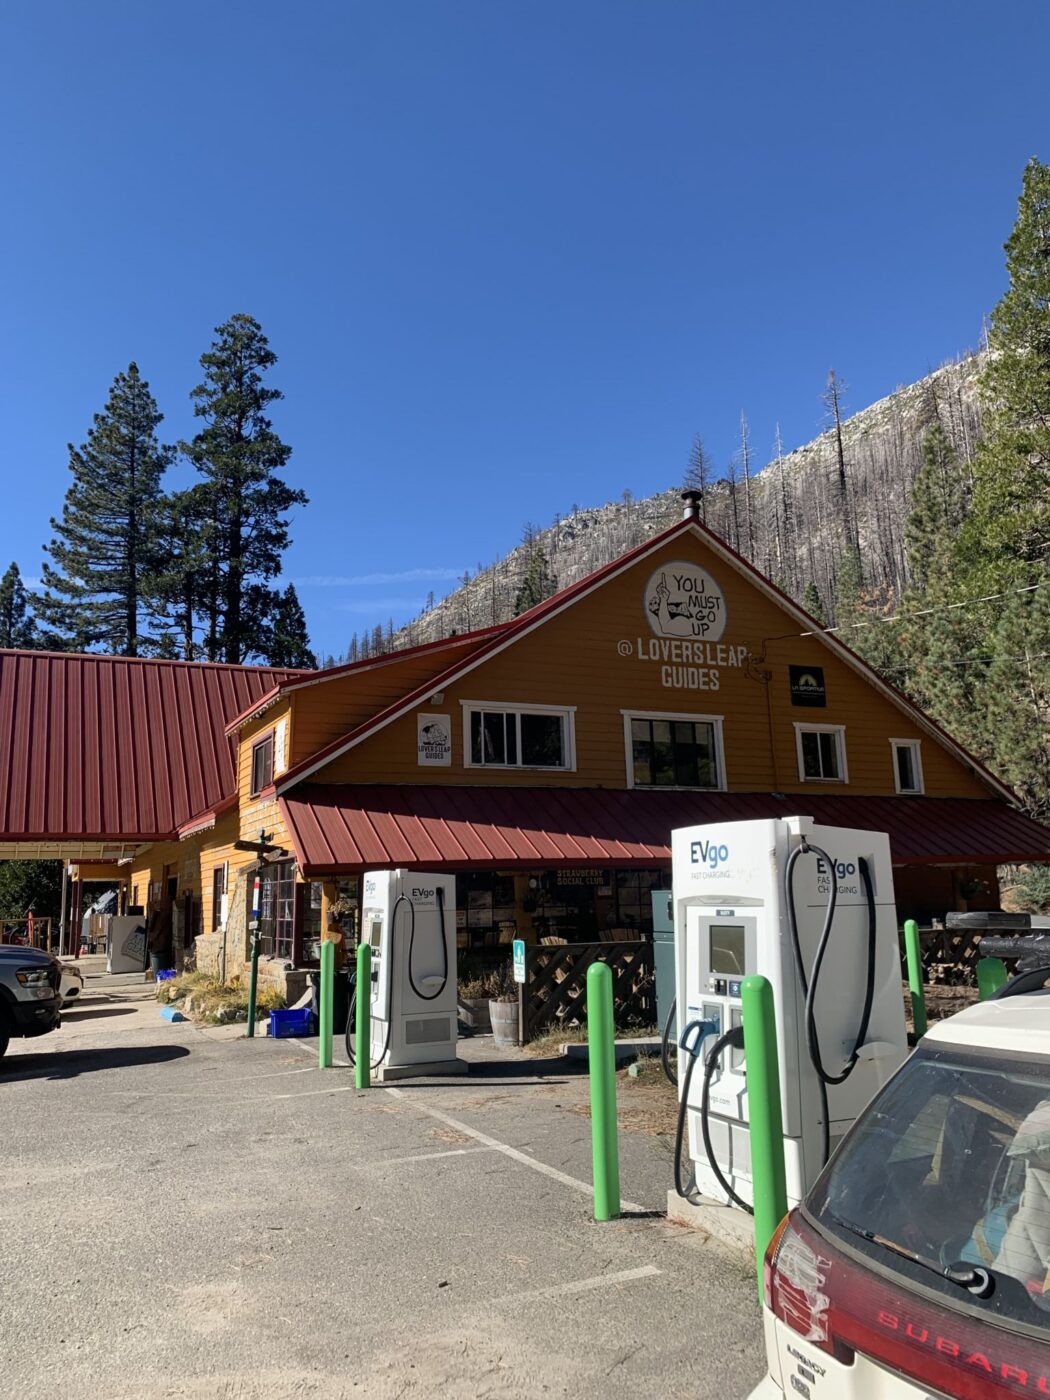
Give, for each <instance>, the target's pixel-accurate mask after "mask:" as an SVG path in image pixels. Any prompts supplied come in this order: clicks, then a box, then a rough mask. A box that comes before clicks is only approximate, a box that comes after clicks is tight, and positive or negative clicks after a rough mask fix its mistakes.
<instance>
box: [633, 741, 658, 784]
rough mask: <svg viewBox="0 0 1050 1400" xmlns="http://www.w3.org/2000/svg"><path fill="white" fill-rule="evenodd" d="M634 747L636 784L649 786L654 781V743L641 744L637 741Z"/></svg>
mask: <svg viewBox="0 0 1050 1400" xmlns="http://www.w3.org/2000/svg"><path fill="white" fill-rule="evenodd" d="M632 748H633V754H632V759H633V766H634V781H635V784H636V785H637V786H638V787H648V786H649V785H650V783H651V782H652V781H653V764H652V745H651V744H649V743H644V744H639V743H638V742H637V741H636V742H635V743H634V745H633V746H632Z"/></svg>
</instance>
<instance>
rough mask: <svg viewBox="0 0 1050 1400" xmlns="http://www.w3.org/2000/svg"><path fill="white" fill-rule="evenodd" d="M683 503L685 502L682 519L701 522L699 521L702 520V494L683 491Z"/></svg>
mask: <svg viewBox="0 0 1050 1400" xmlns="http://www.w3.org/2000/svg"><path fill="white" fill-rule="evenodd" d="M682 501H683V505H682V519H683V520H699V519H700V492H699V491H683V492H682Z"/></svg>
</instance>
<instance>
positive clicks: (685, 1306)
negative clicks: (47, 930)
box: [0, 977, 763, 1400]
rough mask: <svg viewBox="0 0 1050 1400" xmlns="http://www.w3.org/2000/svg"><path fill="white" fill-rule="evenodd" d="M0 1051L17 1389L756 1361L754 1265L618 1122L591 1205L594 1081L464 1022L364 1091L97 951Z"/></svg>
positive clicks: (643, 1375)
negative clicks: (26, 1030)
mask: <svg viewBox="0 0 1050 1400" xmlns="http://www.w3.org/2000/svg"><path fill="white" fill-rule="evenodd" d="M86 996H87V998H88V1000H86V1001H85V1003H84V1005H83V1006H82V1007H80V1008H79V1009H77V1010H76V1011H74V1012H73V1013H71V1014H70V1015H68V1016H67V1017H66V1024H65V1025H64V1026H63V1029H62V1030H61V1031H59V1032H57V1033H56V1034H54V1035H52V1036H48V1037H44V1038H43V1039H41V1040H37V1041H35V1042H15V1043H14V1044H13V1045H12V1048H11V1051H10V1052H9V1055H8V1057H7V1058H6V1059H5V1060H4V1061H3V1062H0V1121H2V1122H3V1125H4V1130H3V1135H2V1146H0V1156H2V1162H3V1171H2V1173H0V1193H2V1194H0V1258H2V1259H3V1271H2V1283H0V1289H2V1293H3V1319H4V1321H3V1328H2V1332H0V1375H2V1376H3V1378H4V1383H3V1391H4V1393H5V1394H6V1395H11V1396H19V1397H25V1400H32V1398H33V1397H37V1396H41V1397H42V1396H50V1397H55V1396H74V1395H76V1396H78V1397H81V1396H84V1395H90V1396H105V1397H158V1396H172V1397H205V1396H207V1397H216V1396H218V1397H223V1400H234V1398H236V1400H248V1397H251V1398H252V1400H254V1397H259V1400H262V1397H285V1396H287V1397H293V1396H294V1397H299V1396H324V1397H343V1396H361V1395H368V1396H370V1397H372V1396H374V1397H379V1400H386V1398H387V1397H390V1398H391V1400H393V1397H399V1396H424V1395H438V1394H440V1395H443V1396H489V1397H503V1396H507V1397H510V1396H534V1395H550V1396H568V1395H572V1396H576V1397H592V1396H593V1397H599V1396H601V1397H617V1396H639V1395H647V1396H652V1395H655V1396H682V1397H685V1396H689V1397H691V1400H692V1398H693V1397H712V1398H713V1397H718V1400H733V1397H738V1396H741V1397H742V1396H746V1395H747V1393H748V1391H749V1390H750V1388H751V1386H752V1385H754V1384H755V1382H756V1381H757V1380H758V1378H759V1376H760V1375H761V1374H762V1370H763V1362H762V1356H763V1353H762V1348H761V1324H760V1318H759V1311H758V1306H757V1303H756V1299H755V1283H754V1275H753V1270H752V1269H751V1268H749V1267H748V1266H747V1265H746V1263H745V1262H743V1261H742V1260H741V1259H740V1258H739V1257H738V1256H736V1255H733V1254H731V1253H728V1252H725V1251H724V1250H723V1248H722V1247H721V1246H719V1245H717V1244H716V1243H714V1242H713V1241H708V1240H705V1239H704V1238H703V1236H701V1235H699V1234H698V1233H696V1232H694V1231H690V1230H688V1229H685V1228H683V1227H681V1226H678V1225H672V1224H669V1223H668V1222H667V1221H666V1220H665V1219H663V1218H662V1212H663V1209H664V1206H665V1204H666V1190H667V1186H668V1182H669V1178H670V1160H669V1155H668V1152H667V1147H666V1144H665V1143H664V1142H662V1141H661V1140H659V1139H657V1138H654V1137H652V1136H651V1135H649V1134H647V1133H644V1132H637V1131H625V1132H623V1133H622V1135H621V1164H622V1183H623V1194H624V1197H625V1199H626V1200H627V1201H629V1202H630V1206H629V1207H628V1208H627V1209H626V1213H625V1216H624V1218H623V1219H622V1220H620V1221H618V1222H615V1223H609V1224H604V1225H597V1224H595V1223H594V1222H593V1220H592V1219H591V1215H590V1199H589V1194H588V1193H589V1187H588V1182H589V1176H590V1136H589V1132H590V1125H589V1120H588V1118H587V1116H586V1113H585V1111H584V1105H585V1103H586V1081H585V1079H584V1078H582V1077H581V1076H580V1075H579V1073H578V1071H577V1070H575V1069H569V1068H567V1067H566V1066H564V1065H563V1064H562V1063H561V1062H559V1061H553V1060H550V1061H541V1062H536V1061H530V1060H526V1059H525V1058H524V1057H523V1056H520V1055H513V1056H512V1057H511V1058H510V1059H509V1060H505V1061H502V1062H501V1061H497V1060H493V1059H492V1058H491V1051H489V1050H488V1049H487V1042H485V1041H475V1042H466V1043H465V1044H464V1047H463V1048H464V1054H465V1055H466V1056H469V1057H470V1058H472V1059H473V1060H474V1061H475V1063H474V1064H473V1065H472V1072H471V1074H470V1075H469V1077H467V1078H460V1079H458V1080H454V1081H453V1080H448V1081H443V1082H437V1083H434V1082H429V1081H425V1080H419V1081H409V1082H407V1083H405V1084H403V1085H400V1086H398V1088H397V1090H396V1091H394V1090H388V1089H383V1088H376V1089H373V1090H371V1091H369V1092H368V1093H366V1094H360V1093H358V1092H357V1091H356V1090H355V1089H354V1088H353V1082H352V1078H351V1074H350V1071H349V1070H348V1069H347V1068H345V1067H341V1066H338V1065H337V1066H336V1067H335V1068H333V1069H331V1070H327V1071H324V1072H320V1071H318V1070H317V1069H316V1068H315V1066H316V1042H308V1041H304V1042H302V1043H295V1042H290V1041H270V1040H267V1039H265V1038H263V1039H256V1040H254V1041H249V1040H247V1039H246V1038H245V1037H244V1035H243V1029H242V1028H235V1027H225V1028H216V1029H211V1030H199V1029H197V1028H195V1027H193V1026H192V1025H190V1024H188V1023H187V1024H182V1025H174V1026H169V1025H164V1024H163V1023H160V1022H159V1020H158V1019H157V1013H156V1008H155V1004H154V1003H153V1002H152V1000H151V998H150V992H149V990H148V989H146V988H144V987H142V986H141V985H137V986H136V985H135V984H134V983H133V982H131V981H129V980H128V979H123V980H122V983H121V984H120V985H113V984H112V983H111V982H107V981H106V980H105V979H102V978H98V977H92V978H90V979H89V983H88V987H87V989H86Z"/></svg>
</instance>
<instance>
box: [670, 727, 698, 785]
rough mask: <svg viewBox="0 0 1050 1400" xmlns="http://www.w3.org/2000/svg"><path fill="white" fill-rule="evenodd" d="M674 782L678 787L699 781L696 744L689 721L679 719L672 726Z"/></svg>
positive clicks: (696, 783) (695, 783)
mask: <svg viewBox="0 0 1050 1400" xmlns="http://www.w3.org/2000/svg"><path fill="white" fill-rule="evenodd" d="M673 733H674V770H675V782H676V783H677V784H678V786H679V787H696V786H697V785H698V784H699V781H700V775H699V773H698V771H697V763H696V744H695V742H694V737H693V726H692V724H691V723H689V722H687V721H683V720H679V721H678V722H676V723H675V725H674V727H673Z"/></svg>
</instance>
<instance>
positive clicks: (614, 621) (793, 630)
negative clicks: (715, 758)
mask: <svg viewBox="0 0 1050 1400" xmlns="http://www.w3.org/2000/svg"><path fill="white" fill-rule="evenodd" d="M676 561H685V562H687V563H692V564H694V565H698V566H700V568H701V569H703V570H704V571H706V574H707V576H708V577H709V578H712V579H713V580H714V581H715V582H716V583H717V585H719V586H720V588H721V591H722V593H723V595H724V603H725V616H726V626H725V630H724V634H723V636H722V638H721V641H720V642H718V643H714V642H710V643H706V644H705V646H704V648H703V653H702V655H697V654H694V655H693V657H692V662H691V663H690V664H691V665H692V670H690V669H689V665H688V664H687V662H688V661H689V658H688V656H687V654H686V653H685V651H684V645H685V644H682V643H675V642H671V641H669V640H668V639H660V638H657V637H656V636H655V635H654V633H653V631H652V629H651V628H650V625H649V619H648V613H647V611H646V606H645V599H646V586H647V584H648V583H649V582H650V578H651V576H652V577H653V578H654V579H658V578H659V576H660V574H661V572H663V573H666V574H667V575H669V576H670V578H671V580H672V583H673V579H674V570H673V565H674V563H675V562H676ZM799 631H800V628H799V625H798V624H797V623H796V622H795V621H794V619H793V618H792V617H791V616H790V614H788V613H786V612H784V611H783V610H782V609H781V608H780V607H779V606H778V605H777V604H776V603H775V602H774V601H773V600H771V599H770V598H768V597H767V596H766V595H765V594H763V593H762V592H761V591H760V590H759V589H758V588H756V587H755V585H754V584H753V583H752V582H751V581H750V580H749V579H746V578H744V577H743V576H742V575H740V574H739V573H737V572H736V571H735V570H734V569H732V568H731V567H730V566H729V565H727V564H725V563H723V562H721V561H720V560H719V559H718V558H717V557H716V556H715V555H714V554H713V553H712V552H711V551H710V550H709V549H708V548H707V546H706V544H705V543H704V542H703V541H702V540H701V539H700V538H698V537H697V536H693V535H681V536H678V537H677V538H676V539H675V540H673V541H671V542H670V543H668V544H667V545H665V546H664V548H663V549H662V550H660V551H659V552H658V553H657V554H656V555H651V556H649V557H648V558H646V559H644V560H641V561H639V562H637V563H636V564H634V565H632V566H631V567H630V568H628V569H627V570H625V571H624V573H622V574H621V575H619V576H618V577H616V578H613V579H611V580H610V581H608V582H607V583H606V584H605V585H604V586H603V587H601V588H600V589H598V590H597V591H596V592H595V593H593V594H591V595H590V596H589V597H587V598H585V599H583V600H581V601H579V602H577V603H576V604H574V605H573V606H571V607H570V608H568V609H567V610H566V611H565V612H564V613H562V614H560V615H559V616H557V617H555V618H552V619H549V620H548V621H546V622H545V623H543V624H542V626H540V627H538V628H537V629H536V630H535V631H533V632H532V633H530V634H528V635H526V636H525V637H523V638H521V639H520V640H518V641H517V642H515V643H514V644H513V645H512V646H510V647H508V648H507V649H506V650H504V651H503V652H501V653H500V654H499V655H496V656H494V657H492V658H490V659H489V660H487V661H485V662H483V663H481V664H480V665H479V666H478V667H477V668H476V669H475V670H474V671H473V672H472V673H471V674H469V675H467V676H466V677H464V678H463V679H462V680H460V681H459V682H457V683H456V684H455V685H453V686H450V687H447V688H446V693H445V698H444V701H443V703H442V704H440V705H430V704H428V705H423V706H421V707H420V710H422V711H424V712H427V713H440V714H444V715H447V716H448V717H449V719H450V721H451V730H452V742H453V751H452V766H451V767H421V766H419V764H418V763H417V759H416V714H415V713H414V712H413V713H411V714H408V715H406V716H405V717H403V718H401V719H400V720H397V721H395V722H393V723H392V724H390V725H389V726H387V728H385V729H384V730H382V731H380V732H379V733H378V734H376V735H375V736H373V737H371V738H369V739H368V740H366V741H365V742H364V743H363V744H361V745H360V746H359V747H357V748H356V749H353V750H351V751H350V752H348V753H347V754H346V755H344V756H342V757H340V758H338V759H334V760H333V761H332V762H331V763H330V764H329V765H327V767H325V768H324V769H322V770H320V771H319V772H318V773H317V774H315V775H313V776H312V778H311V781H314V782H329V783H341V782H343V783H349V782H353V783H482V784H487V785H492V784H499V785H507V786H514V785H515V784H522V785H538V784H542V785H547V784H553V785H561V784H564V785H570V786H572V785H576V786H588V787H590V786H602V787H611V788H623V787H625V786H627V775H626V756H625V745H624V721H623V716H622V714H621V711H622V710H625V709H627V710H636V711H640V712H646V713H674V714H681V715H684V714H692V715H698V716H700V715H721V716H723V719H724V740H725V755H726V786H727V787H728V788H729V790H731V791H744V792H769V791H780V792H792V791H809V790H813V791H816V792H829V793H830V792H850V793H864V794H873V795H874V794H892V793H894V791H895V785H894V774H893V765H892V754H891V747H890V743H889V740H890V738H897V739H911V738H918V739H920V740H921V744H922V748H921V753H922V764H923V770H924V778H925V791H926V794H927V795H928V796H964V797H986V796H988V795H989V789H988V787H987V785H986V784H985V783H984V782H983V781H982V780H980V779H979V778H977V777H976V776H975V775H974V774H973V773H971V772H970V771H969V770H968V768H966V767H964V766H963V764H962V763H961V762H959V761H958V760H957V759H956V758H955V757H954V756H952V755H951V754H950V753H949V752H948V751H947V750H946V749H945V748H943V747H942V746H941V745H940V744H939V743H938V742H937V741H936V740H934V739H933V738H931V737H930V736H929V735H927V734H926V733H925V732H924V731H922V730H921V729H920V728H919V726H918V725H917V724H916V723H915V722H914V721H913V720H912V719H910V718H909V717H908V716H907V715H906V714H905V713H904V712H902V711H901V710H900V709H899V708H898V707H897V706H896V705H894V704H893V703H892V702H891V701H890V700H888V699H886V698H885V697H884V696H883V695H882V693H881V692H880V691H879V690H877V689H876V688H875V686H874V685H872V684H871V683H870V682H869V681H868V680H866V679H865V678H864V677H862V676H861V675H858V673H857V672H856V671H854V670H853V669H852V668H851V667H850V666H849V665H848V664H847V663H846V662H844V661H842V660H840V659H839V658H838V657H837V656H836V655H835V654H834V653H833V652H832V651H830V650H829V649H828V648H827V647H826V646H825V645H824V644H823V643H821V642H820V641H819V640H818V639H816V638H813V637H809V638H806V637H801V636H798V635H792V636H790V637H785V634H797V633H798V632H799ZM662 642H663V643H664V645H663V647H661V643H662ZM654 644H655V648H654ZM688 645H690V646H692V645H693V644H692V643H689V644H688ZM639 649H641V651H642V653H643V655H644V656H646V657H648V655H649V653H650V651H651V650H653V649H655V650H657V651H661V650H662V651H663V652H664V657H662V658H661V659H657V660H650V659H641V657H640V656H639ZM748 653H751V654H753V655H763V654H764V655H765V657H766V660H765V662H764V663H763V664H762V666H761V667H760V669H763V670H766V671H768V672H769V673H770V675H771V679H770V681H769V693H768V700H767V686H766V685H765V684H764V683H763V682H762V681H761V680H760V679H757V678H756V677H755V676H754V675H753V673H752V672H753V668H749V667H748V666H747V665H742V664H736V665H731V664H729V663H730V661H731V660H735V661H737V662H738V663H739V662H740V661H741V660H742V658H744V657H745V656H746V655H747V654H748ZM791 664H798V665H819V666H821V667H823V669H824V676H825V682H826V687H827V706H826V708H824V709H818V708H812V709H809V708H801V707H797V706H793V705H792V704H791V696H790V689H789V676H788V667H789V665H791ZM676 682H677V683H676ZM700 685H703V686H704V688H700ZM464 700H469V701H489V702H492V703H509V704H514V703H525V704H527V703H533V704H546V705H565V706H575V707H576V715H575V734H576V770H575V771H573V772H560V771H551V770H536V769H524V768H492V767H486V768H468V767H464V764H463V706H462V705H461V701H464ZM767 706H771V707H772V721H771V720H770V715H769V710H768V708H767ZM795 722H801V723H819V724H844V725H845V726H846V757H847V769H848V783H847V784H842V783H810V782H802V781H801V780H800V779H799V772H798V760H797V754H796V743H795V730H794V724H795ZM771 723H772V733H771Z"/></svg>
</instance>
